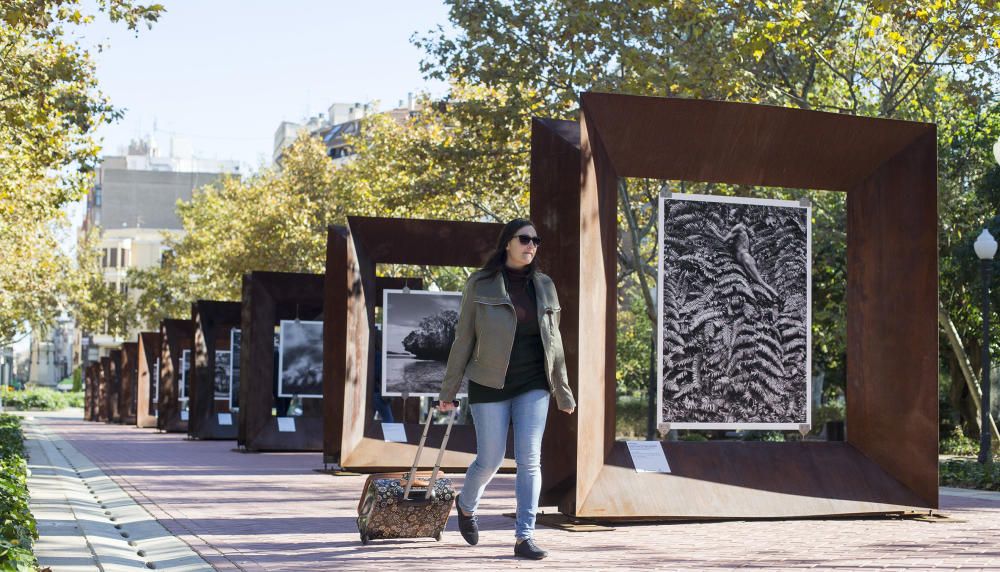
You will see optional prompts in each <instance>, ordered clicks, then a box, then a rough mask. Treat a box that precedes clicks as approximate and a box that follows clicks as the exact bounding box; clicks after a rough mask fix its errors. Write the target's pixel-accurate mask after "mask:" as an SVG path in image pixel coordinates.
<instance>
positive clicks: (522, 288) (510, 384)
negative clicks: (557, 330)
mask: <svg viewBox="0 0 1000 572" xmlns="http://www.w3.org/2000/svg"><path fill="white" fill-rule="evenodd" d="M502 274H503V277H504V284H505V285H506V286H507V294H508V295H509V296H510V301H511V302H512V303H513V304H514V312H515V313H516V314H517V332H516V333H515V334H514V345H513V346H512V347H511V350H510V362H509V363H508V365H507V376H506V378H505V379H504V384H503V388H502V389H494V388H492V387H486V386H485V385H479V384H478V383H476V382H475V381H474V380H472V381H470V382H469V403H492V402H495V401H504V400H507V399H511V398H513V397H516V396H518V395H520V394H522V393H525V392H527V391H531V390H532V389H544V390H546V391H548V389H549V382H548V380H546V378H545V348H544V346H543V345H542V335H541V330H540V329H539V327H538V304H537V303H536V301H535V286H534V285H533V284H532V283H531V279H530V278H531V276H530V271H528V270H527V269H525V270H523V271H518V270H511V269H510V268H505V269H504V270H503V272H502Z"/></svg>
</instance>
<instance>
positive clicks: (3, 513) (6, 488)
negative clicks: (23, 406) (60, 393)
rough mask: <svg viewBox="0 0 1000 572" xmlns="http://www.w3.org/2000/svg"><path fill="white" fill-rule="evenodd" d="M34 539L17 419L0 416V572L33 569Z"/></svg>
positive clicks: (32, 518) (36, 531) (34, 533)
mask: <svg viewBox="0 0 1000 572" xmlns="http://www.w3.org/2000/svg"><path fill="white" fill-rule="evenodd" d="M37 539H38V529H37V528H36V525H35V517H34V516H32V514H31V511H30V510H29V509H28V463H27V460H26V458H25V452H24V435H23V433H22V432H21V422H20V419H18V418H17V417H14V416H13V415H3V414H0V571H8V570H10V571H18V572H20V571H29V570H32V571H33V570H36V569H37V567H38V562H37V561H36V560H35V555H34V553H33V552H32V546H33V545H34V543H35V540H37Z"/></svg>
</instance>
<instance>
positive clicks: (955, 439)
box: [939, 427, 979, 456]
mask: <svg viewBox="0 0 1000 572" xmlns="http://www.w3.org/2000/svg"><path fill="white" fill-rule="evenodd" d="M939 450H940V453H941V454H942V455H963V456H974V455H977V454H979V443H977V442H975V441H973V440H972V439H969V438H968V437H966V436H965V434H964V433H962V428H961V427H955V429H954V430H953V431H952V433H951V435H948V436H947V437H945V438H944V439H941V444H940V445H939Z"/></svg>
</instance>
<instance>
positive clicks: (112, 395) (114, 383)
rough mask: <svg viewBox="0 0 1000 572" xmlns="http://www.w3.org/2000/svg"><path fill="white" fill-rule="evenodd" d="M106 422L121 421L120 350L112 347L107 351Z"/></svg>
mask: <svg viewBox="0 0 1000 572" xmlns="http://www.w3.org/2000/svg"><path fill="white" fill-rule="evenodd" d="M108 366H109V369H108V378H107V387H108V391H107V394H106V398H107V400H108V422H109V423H121V419H122V418H121V410H120V409H119V396H120V394H121V388H122V376H121V368H122V350H120V349H114V350H111V351H110V352H108Z"/></svg>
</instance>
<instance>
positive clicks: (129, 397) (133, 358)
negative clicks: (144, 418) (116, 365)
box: [118, 342, 139, 425]
mask: <svg viewBox="0 0 1000 572" xmlns="http://www.w3.org/2000/svg"><path fill="white" fill-rule="evenodd" d="M138 361H139V344H138V342H125V343H123V344H122V367H121V390H120V391H119V392H118V411H119V414H120V416H121V423H123V424H125V425H135V417H136V401H137V400H136V393H137V391H136V390H137V389H138V379H139V376H138V373H139V363H138Z"/></svg>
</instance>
